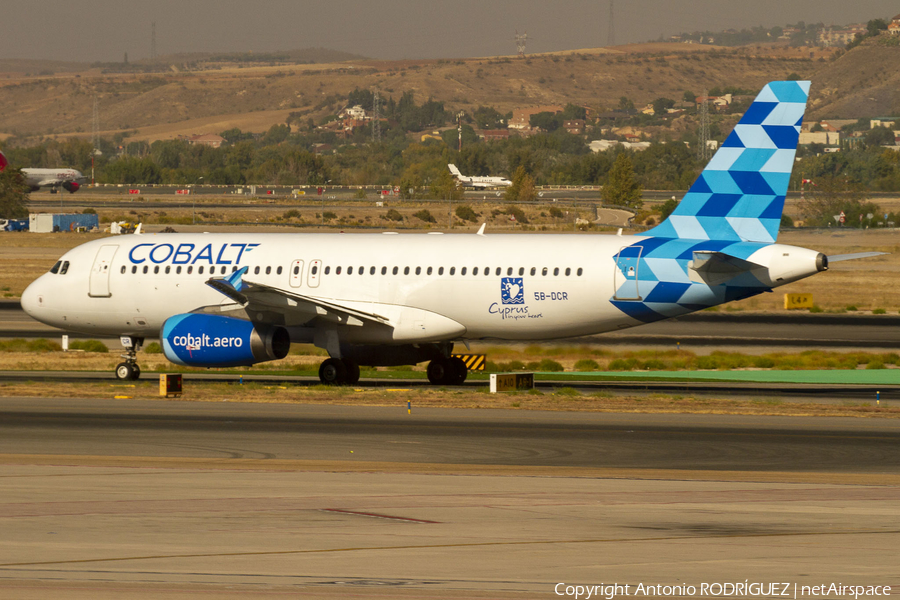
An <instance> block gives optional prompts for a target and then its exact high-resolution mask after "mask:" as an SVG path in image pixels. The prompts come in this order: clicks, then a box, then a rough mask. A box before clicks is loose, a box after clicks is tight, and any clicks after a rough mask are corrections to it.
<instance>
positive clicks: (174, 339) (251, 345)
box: [160, 313, 291, 367]
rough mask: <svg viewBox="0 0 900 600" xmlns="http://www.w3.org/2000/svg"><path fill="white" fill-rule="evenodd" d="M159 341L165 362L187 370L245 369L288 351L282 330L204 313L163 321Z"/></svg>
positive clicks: (288, 341)
mask: <svg viewBox="0 0 900 600" xmlns="http://www.w3.org/2000/svg"><path fill="white" fill-rule="evenodd" d="M160 338H161V340H162V343H163V353H164V354H165V355H166V358H168V359H169V360H170V361H172V362H173V363H175V364H177V365H182V366H186V367H238V366H248V365H253V364H256V363H260V362H265V361H267V360H279V359H282V358H284V357H285V356H287V354H288V351H289V350H290V348H291V337H290V335H289V334H288V332H287V330H285V329H284V328H283V327H275V326H266V325H263V326H257V325H254V324H253V323H251V322H250V321H245V320H243V319H236V318H234V317H225V316H222V315H207V314H203V313H187V314H183V315H175V316H174V317H170V318H169V319H166V322H165V323H163V327H162V335H161V336H160Z"/></svg>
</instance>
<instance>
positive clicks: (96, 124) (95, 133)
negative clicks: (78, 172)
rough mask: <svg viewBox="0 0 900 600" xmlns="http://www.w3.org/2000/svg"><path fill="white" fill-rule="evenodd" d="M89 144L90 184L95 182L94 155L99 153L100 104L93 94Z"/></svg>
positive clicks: (92, 184)
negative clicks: (90, 148) (92, 147)
mask: <svg viewBox="0 0 900 600" xmlns="http://www.w3.org/2000/svg"><path fill="white" fill-rule="evenodd" d="M91 144H92V145H93V146H94V149H93V150H92V151H91V186H92V187H93V186H94V185H95V184H96V182H95V179H94V157H96V156H97V155H98V154H100V104H99V102H98V101H97V96H94V112H93V115H92V116H91Z"/></svg>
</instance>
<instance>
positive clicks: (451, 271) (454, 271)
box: [450, 267, 456, 275]
mask: <svg viewBox="0 0 900 600" xmlns="http://www.w3.org/2000/svg"><path fill="white" fill-rule="evenodd" d="M450 274H451V275H456V267H450Z"/></svg>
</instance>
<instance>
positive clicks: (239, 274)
mask: <svg viewBox="0 0 900 600" xmlns="http://www.w3.org/2000/svg"><path fill="white" fill-rule="evenodd" d="M248 270H250V267H243V268H240V269H238V270H237V271H235V272H234V273H232V274H231V275H229V276H228V277H226V278H225V281H227V282H228V283H229V284H231V287H233V288H234V289H235V291H237V292H243V291H244V288H246V287H247V285H246V284H245V283H244V281H243V277H244V275H246V274H247V271H248Z"/></svg>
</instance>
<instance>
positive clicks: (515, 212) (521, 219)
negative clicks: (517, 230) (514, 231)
mask: <svg viewBox="0 0 900 600" xmlns="http://www.w3.org/2000/svg"><path fill="white" fill-rule="evenodd" d="M506 214H508V215H510V216H512V217H515V218H516V222H517V223H519V224H521V225H526V224H527V223H528V217H526V216H525V211H524V210H522V209H521V208H519V207H518V206H510V207H509V208H507V209H506Z"/></svg>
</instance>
